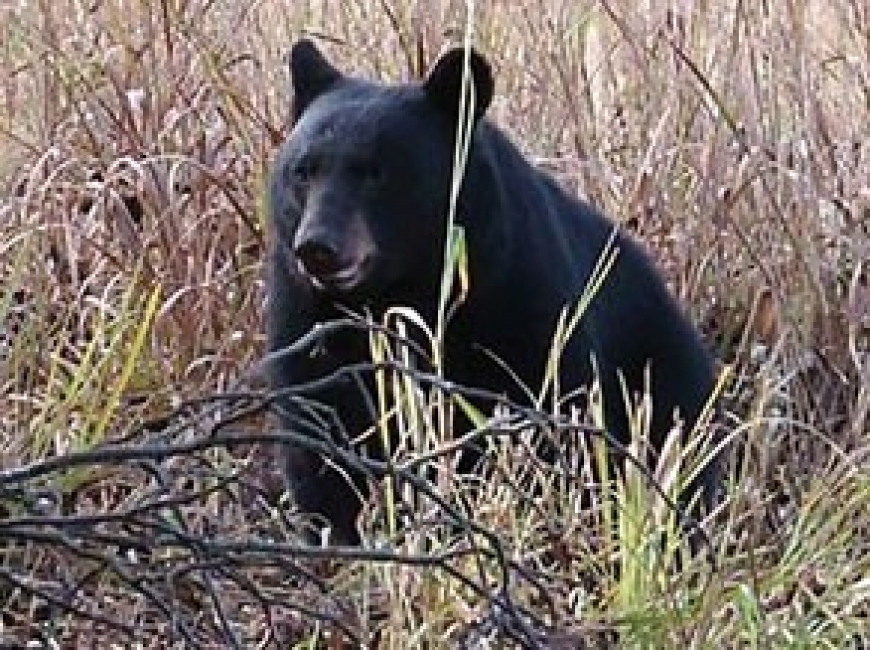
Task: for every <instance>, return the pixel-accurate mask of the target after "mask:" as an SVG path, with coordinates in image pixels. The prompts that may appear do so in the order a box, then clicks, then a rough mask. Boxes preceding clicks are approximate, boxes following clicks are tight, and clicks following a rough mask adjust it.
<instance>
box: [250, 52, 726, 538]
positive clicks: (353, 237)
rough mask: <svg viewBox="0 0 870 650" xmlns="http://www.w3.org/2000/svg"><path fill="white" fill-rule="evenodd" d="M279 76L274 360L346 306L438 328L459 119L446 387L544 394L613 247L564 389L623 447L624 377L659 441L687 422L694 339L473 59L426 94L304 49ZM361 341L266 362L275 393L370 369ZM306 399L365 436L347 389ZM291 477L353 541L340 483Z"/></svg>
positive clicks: (630, 251) (641, 265) (313, 462)
mask: <svg viewBox="0 0 870 650" xmlns="http://www.w3.org/2000/svg"><path fill="white" fill-rule="evenodd" d="M290 72H291V75H292V83H293V92H294V98H293V105H292V120H293V128H292V132H291V133H290V135H289V138H288V139H287V141H286V142H285V143H284V144H283V146H282V148H281V150H280V152H279V154H278V156H277V160H276V162H275V164H274V170H273V173H272V177H271V181H270V183H271V185H270V201H271V205H270V209H271V227H272V246H271V249H270V258H269V273H270V275H269V278H268V306H267V319H268V348H269V350H270V351H272V352H277V351H279V350H281V349H284V348H286V347H287V346H288V345H290V344H292V343H293V342H294V341H296V340H297V339H298V338H299V337H301V336H302V335H304V334H305V333H306V332H308V331H309V330H310V329H311V328H312V327H313V326H314V325H316V324H318V323H323V322H326V321H330V320H334V319H337V318H340V317H342V316H343V315H344V312H343V311H342V307H346V308H351V309H352V310H354V311H356V312H360V311H362V310H368V311H369V312H370V313H373V314H382V313H383V311H384V310H385V309H386V308H387V307H390V306H395V305H401V306H406V307H411V308H413V309H415V310H417V312H419V314H420V315H422V317H423V318H425V319H426V320H427V322H429V323H430V324H431V325H434V323H433V319H434V318H435V317H436V312H437V306H438V301H439V290H440V283H441V277H442V266H443V257H444V249H445V241H446V239H445V238H446V236H447V223H448V221H447V220H448V212H449V209H450V205H451V182H452V179H453V175H454V151H455V146H456V142H457V130H458V127H459V126H460V122H461V123H462V124H464V125H470V127H471V128H472V133H471V136H470V145H469V149H468V153H467V160H466V164H465V167H464V175H463V176H462V182H461V188H460V190H459V194H458V198H456V200H455V213H454V214H455V219H456V223H458V224H459V225H460V226H462V227H463V229H464V236H465V242H466V250H467V270H468V277H469V279H470V280H469V286H468V291H467V294H466V295H465V297H464V300H463V301H462V302H461V305H460V306H459V307H458V309H457V310H456V311H455V312H454V313H453V314H452V317H451V320H450V323H449V325H448V326H447V329H446V337H445V340H444V350H443V355H444V372H445V375H446V377H447V378H448V379H450V380H454V381H456V382H458V383H461V384H463V385H468V386H475V387H480V388H485V389H488V390H490V391H495V392H497V393H500V394H506V395H508V396H510V397H511V398H512V399H516V400H526V401H527V399H528V398H527V397H525V395H527V393H525V392H524V391H523V389H522V388H521V386H520V384H522V385H525V386H527V387H531V388H532V389H533V390H535V389H538V388H540V386H541V384H542V381H543V378H544V373H545V366H546V363H547V357H548V353H549V351H550V348H551V344H552V341H553V334H554V330H555V327H556V323H557V320H558V319H559V317H560V314H561V313H562V312H563V310H565V309H566V308H569V307H571V306H572V305H573V304H575V303H576V301H577V300H578V297H579V296H580V295H581V294H582V292H583V289H584V287H585V286H586V284H587V281H588V280H589V278H590V274H591V273H592V272H593V269H594V268H595V265H596V262H597V261H598V260H599V257H600V256H601V254H602V252H603V251H604V250H605V248H606V246H607V244H608V242H612V244H613V246H614V248H615V249H618V255H617V258H616V262H615V264H614V265H613V267H612V268H611V269H610V271H609V273H608V274H607V275H606V278H605V280H604V282H603V285H602V286H601V287H600V288H599V290H598V292H597V294H596V295H595V297H594V300H593V301H592V303H591V305H590V306H589V307H588V308H587V310H586V311H585V313H584V315H583V317H582V319H581V320H580V322H579V324H578V326H577V327H576V328H575V330H574V332H573V334H572V336H571V337H570V340H569V341H568V342H567V345H566V346H565V348H564V352H563V354H562V357H561V365H560V371H559V380H560V388H561V391H562V392H563V393H567V392H568V391H571V390H575V389H577V388H579V387H582V386H586V385H588V384H590V383H591V382H592V381H593V378H594V377H596V376H597V377H598V378H599V381H600V386H601V394H602V395H603V399H604V410H605V417H606V421H607V423H608V429H609V430H610V431H612V432H613V435H615V436H616V437H617V438H621V439H622V440H625V439H626V438H627V430H628V426H627V418H626V412H625V407H624V404H625V400H624V395H625V394H626V393H625V391H624V390H623V381H624V386H625V387H626V388H627V389H628V393H629V394H638V393H641V392H642V391H644V389H645V388H646V387H647V386H649V387H650V394H651V397H652V403H653V417H652V421H651V428H650V430H651V437H652V440H653V443H654V444H661V441H662V438H663V437H664V435H665V434H666V433H667V432H668V431H669V430H670V429H671V428H672V427H673V426H674V423H675V417H679V418H680V419H681V421H682V422H684V423H685V424H684V430H690V429H691V428H692V425H693V423H694V422H695V420H696V418H697V417H698V415H699V413H700V411H701V409H702V407H703V406H704V404H705V403H706V400H707V399H708V397H709V396H710V393H711V390H712V388H713V384H714V371H713V363H712V360H711V357H710V355H709V353H708V351H707V350H706V349H705V345H704V344H703V343H702V341H701V339H700V337H699V335H698V333H697V332H696V330H695V329H694V328H693V327H692V325H691V324H690V322H689V321H688V320H687V319H686V317H685V316H684V315H683V314H682V312H681V310H680V308H679V307H678V305H677V304H676V303H675V301H674V299H673V298H672V296H671V295H670V294H669V292H668V290H667V288H666V286H665V284H664V282H663V281H662V279H661V277H660V275H659V273H658V272H657V271H656V269H655V267H654V265H653V263H652V262H651V261H650V259H649V258H648V257H647V255H646V254H645V253H644V251H643V250H642V249H641V247H640V246H639V245H638V244H637V243H635V242H634V241H633V240H632V239H631V238H630V237H629V236H627V235H625V234H623V233H622V232H614V225H613V224H612V223H611V222H610V221H608V220H607V219H606V218H605V217H604V216H602V215H601V214H600V213H599V212H597V211H596V210H595V209H594V208H592V207H591V206H589V205H587V204H585V203H583V202H581V201H579V200H577V199H576V198H574V197H572V196H570V195H568V194H567V193H566V192H565V191H564V190H562V189H561V188H560V187H559V186H558V185H557V184H556V182H554V180H552V179H551V178H550V177H548V176H547V175H546V174H544V173H543V172H541V171H539V170H537V169H536V168H535V167H533V166H532V165H531V164H530V163H529V162H528V161H527V160H526V159H525V158H524V157H523V155H522V154H521V153H520V152H519V151H518V150H517V149H516V147H515V146H514V145H513V144H512V143H511V142H510V141H509V140H508V138H507V137H506V136H505V135H504V133H503V132H502V131H501V130H499V129H498V128H497V127H496V126H495V125H494V124H492V123H491V122H490V121H488V120H487V119H486V118H485V117H484V114H485V112H486V110H487V107H488V105H489V104H490V101H491V99H492V96H493V90H494V84H493V77H492V73H491V69H490V66H489V64H488V63H487V61H486V60H485V59H484V58H483V57H481V56H480V55H479V54H478V53H476V52H475V51H473V50H471V51H468V52H466V51H465V50H463V49H455V50H452V51H449V52H447V53H446V54H445V55H443V56H442V57H441V58H440V59H439V60H438V61H437V63H436V64H435V66H434V68H433V69H432V70H431V72H430V73H429V75H428V76H427V77H426V79H425V80H423V81H422V82H419V83H407V84H397V85H384V84H377V83H372V82H369V81H366V80H362V79H359V78H355V77H351V76H347V75H344V74H342V73H341V72H340V71H339V70H337V69H336V68H335V67H334V66H333V65H332V64H331V63H330V62H329V61H327V60H326V58H324V57H323V55H322V54H321V53H320V52H319V51H318V50H317V48H316V47H315V46H314V45H313V44H312V43H311V42H310V41H307V40H302V41H300V42H298V43H296V44H295V45H294V47H293V48H292V51H291V55H290ZM464 75H467V76H465V77H464ZM464 79H465V80H467V85H465V86H463V80H464ZM469 85H470V86H471V88H472V91H473V92H471V93H469V95H470V96H472V97H473V101H471V102H470V104H469V103H468V102H466V103H465V104H463V106H467V105H470V106H471V107H472V109H471V110H470V111H466V113H467V114H465V115H464V114H463V113H462V112H461V109H460V100H461V95H462V94H463V92H464V91H463V88H465V89H467V88H468V87H469ZM466 92H467V90H466ZM366 341H367V339H366V336H365V334H361V333H359V332H354V331H341V332H338V333H336V334H334V335H332V336H331V337H329V338H328V339H327V340H326V341H324V342H322V344H321V346H320V348H319V350H318V354H316V355H309V356H305V355H303V356H301V357H300V356H299V355H285V356H282V355H280V354H278V355H275V358H276V359H277V360H276V361H275V362H273V364H272V368H271V381H272V384H273V386H274V387H275V388H287V387H293V386H296V385H300V384H302V383H304V382H309V381H312V380H314V379H316V378H317V377H321V376H323V375H324V374H325V373H328V372H330V371H333V370H335V369H336V368H339V367H342V366H345V365H347V364H353V363H359V362H363V361H366V360H368V359H369V358H370V356H369V351H368V347H367V344H366ZM506 368H509V369H510V372H508V371H507V370H506ZM518 380H519V381H518ZM318 398H319V399H322V401H324V402H325V403H327V404H329V406H330V407H332V408H333V409H334V411H335V413H336V414H337V416H338V418H340V421H341V422H342V424H343V426H344V429H345V430H346V432H347V434H349V435H352V436H356V435H358V434H359V433H360V432H361V431H363V430H364V429H366V428H367V427H370V426H371V423H372V422H371V416H370V409H368V408H367V407H366V404H365V402H364V400H363V399H362V396H361V394H360V390H359V388H358V386H357V385H356V384H354V383H353V382H346V383H344V384H339V385H332V386H330V387H329V388H328V389H326V390H325V391H322V392H321V393H320V394H319V395H318ZM294 421H295V420H294V418H292V417H288V419H287V422H286V426H288V427H292V426H294V424H293V423H294ZM288 472H289V479H290V486H291V491H292V493H293V494H294V497H295V500H296V502H297V503H298V505H299V506H300V507H301V508H302V509H303V510H304V511H306V512H309V513H312V514H316V515H320V516H321V517H322V518H325V519H326V520H327V521H328V522H329V523H330V524H331V525H332V528H333V538H332V539H333V540H334V541H338V542H350V543H354V542H357V541H358V533H357V530H356V518H357V515H358V514H359V511H360V504H359V499H358V496H357V491H356V490H355V489H354V488H353V487H352V486H350V485H348V482H347V477H348V472H345V471H341V469H340V468H339V469H338V470H337V469H336V468H335V467H334V465H328V464H324V463H323V462H322V460H321V459H320V457H319V456H317V455H316V454H313V453H310V452H306V451H303V450H300V449H293V450H291V451H290V461H289V467H288ZM718 481H719V479H718V474H717V470H716V467H715V464H712V463H711V465H710V466H709V467H708V468H707V469H706V471H705V473H703V475H702V476H701V477H700V479H699V481H698V485H699V486H700V487H701V488H702V490H703V491H704V496H705V497H709V496H710V495H712V493H713V492H714V491H715V490H716V489H717V484H718ZM357 487H359V486H357Z"/></svg>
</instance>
